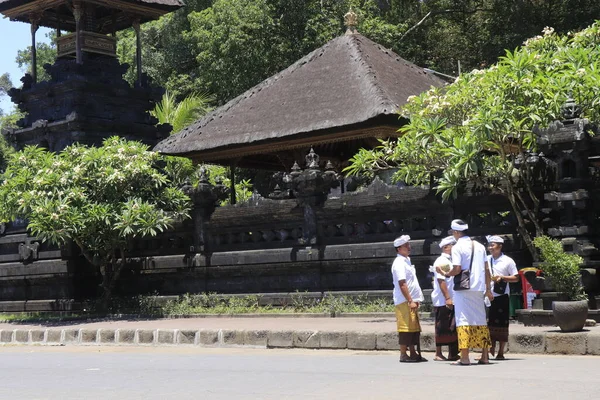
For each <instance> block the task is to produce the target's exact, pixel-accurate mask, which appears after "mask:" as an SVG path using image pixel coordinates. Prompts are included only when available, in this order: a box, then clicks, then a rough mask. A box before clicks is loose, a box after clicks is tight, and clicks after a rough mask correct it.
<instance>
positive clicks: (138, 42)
mask: <svg viewBox="0 0 600 400" xmlns="http://www.w3.org/2000/svg"><path fill="white" fill-rule="evenodd" d="M132 26H133V30H134V31H135V63H136V67H137V83H138V86H139V87H142V86H143V85H142V37H141V30H140V29H141V27H140V20H139V19H136V20H135V21H133V24H132Z"/></svg>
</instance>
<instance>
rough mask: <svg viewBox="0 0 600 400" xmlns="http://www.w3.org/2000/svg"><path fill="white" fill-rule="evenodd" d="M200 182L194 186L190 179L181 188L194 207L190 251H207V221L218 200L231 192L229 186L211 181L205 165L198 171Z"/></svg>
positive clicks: (223, 198)
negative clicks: (192, 237)
mask: <svg viewBox="0 0 600 400" xmlns="http://www.w3.org/2000/svg"><path fill="white" fill-rule="evenodd" d="M198 178H199V182H198V184H197V185H196V186H192V185H191V183H190V181H189V179H187V180H186V181H185V183H184V186H183V187H182V188H181V190H182V191H183V192H184V193H185V194H187V195H188V196H189V197H190V199H191V201H192V203H193V205H194V207H193V210H192V219H193V220H194V244H193V246H192V247H191V248H190V253H203V254H205V253H207V252H209V250H208V249H207V247H206V246H207V245H208V243H209V241H208V240H207V230H206V223H207V222H208V220H209V219H210V216H211V215H212V213H213V212H214V211H215V208H216V207H217V204H218V202H220V201H223V200H225V199H226V198H227V195H228V194H229V188H227V187H226V186H225V185H223V184H222V183H221V182H217V184H216V185H212V184H211V183H210V182H209V172H208V170H207V169H205V168H204V167H201V168H200V170H199V171H198Z"/></svg>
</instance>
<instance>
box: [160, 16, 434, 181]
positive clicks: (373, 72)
mask: <svg viewBox="0 0 600 400" xmlns="http://www.w3.org/2000/svg"><path fill="white" fill-rule="evenodd" d="M346 23H347V25H349V29H348V32H346V34H345V35H343V36H340V37H337V38H335V39H333V40H331V41H329V42H328V43H326V44H325V45H324V46H322V47H320V48H318V49H317V50H315V51H313V52H312V53H310V54H308V55H307V56H305V57H303V58H302V59H300V60H298V61H297V62H296V63H294V64H292V65H291V66H290V67H288V68H287V69H285V70H283V71H281V72H279V73H278V74H276V75H274V76H272V77H270V78H268V79H266V80H265V81H263V82H262V83H260V84H258V85H256V86H255V87H253V88H251V89H249V90H248V91H246V92H245V93H243V94H242V95H240V96H238V97H237V98H235V99H233V100H231V101H230V102H228V103H227V104H225V105H223V106H221V107H219V108H217V109H216V110H214V111H213V112H211V113H209V114H208V115H206V116H204V117H203V118H202V119H200V120H199V121H197V122H195V123H194V124H192V125H190V126H189V127H187V128H185V129H184V130H182V131H181V132H179V133H177V134H175V135H173V136H171V137H169V138H167V139H165V140H163V141H162V142H160V143H159V144H158V145H157V146H156V148H155V150H157V151H159V152H161V153H164V154H169V155H177V156H184V157H188V158H191V159H192V160H193V161H195V162H208V163H217V164H222V165H234V166H240V167H250V168H259V169H271V170H289V169H290V167H291V166H292V165H293V163H294V161H296V160H301V159H303V157H304V155H305V154H306V153H307V152H308V150H309V149H310V147H311V146H312V147H313V148H314V149H315V151H316V152H317V153H318V154H319V155H320V156H321V160H322V161H332V162H333V164H334V165H336V166H337V167H338V168H341V167H343V166H345V165H346V163H347V160H348V159H349V158H350V157H351V156H352V155H353V154H355V153H356V151H357V150H358V149H360V148H371V147H374V146H375V145H377V144H378V142H377V139H379V138H388V137H394V136H396V135H398V132H397V131H398V129H399V128H400V127H401V126H402V125H403V124H404V123H405V122H406V121H405V120H404V119H403V118H400V117H399V115H398V111H399V109H400V108H401V107H402V106H403V105H404V104H405V103H406V101H407V98H408V97H409V96H411V95H416V94H419V93H421V92H423V91H425V90H428V89H429V88H430V87H431V86H439V85H442V84H443V81H441V80H440V79H439V78H437V77H436V76H434V75H433V74H431V73H430V72H426V71H424V70H423V68H420V67H418V66H416V65H414V64H412V63H410V62H408V61H406V60H404V59H402V58H401V57H400V56H398V55H397V54H395V53H394V52H392V51H391V50H389V49H386V48H384V47H383V46H381V45H379V44H377V43H375V42H373V41H371V40H369V39H367V38H366V37H364V36H363V35H361V34H359V33H357V32H356V30H355V29H354V25H355V24H356V15H355V14H354V13H348V14H347V15H346Z"/></svg>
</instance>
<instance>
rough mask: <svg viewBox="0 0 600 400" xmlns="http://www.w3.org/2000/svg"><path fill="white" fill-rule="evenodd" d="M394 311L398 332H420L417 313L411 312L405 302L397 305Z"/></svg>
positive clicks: (415, 311)
mask: <svg viewBox="0 0 600 400" xmlns="http://www.w3.org/2000/svg"><path fill="white" fill-rule="evenodd" d="M394 311H395V313H396V325H397V328H398V332H421V324H420V323H419V313H418V312H417V310H411V309H410V307H409V306H408V302H407V301H405V302H404V303H401V304H397V305H396V307H395V310H394Z"/></svg>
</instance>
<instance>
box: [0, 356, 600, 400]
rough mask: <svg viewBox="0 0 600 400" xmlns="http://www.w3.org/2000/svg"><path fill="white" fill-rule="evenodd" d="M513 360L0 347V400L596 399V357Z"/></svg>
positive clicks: (599, 391) (599, 382)
mask: <svg viewBox="0 0 600 400" xmlns="http://www.w3.org/2000/svg"><path fill="white" fill-rule="evenodd" d="M425 355H426V356H429V358H431V354H427V353H426V354H425ZM509 356H510V359H509V360H507V361H502V362H500V361H499V362H496V363H494V364H492V365H472V366H468V367H461V366H451V365H449V364H448V363H440V362H432V361H430V362H427V363H419V364H400V363H398V355H397V354H396V353H392V352H353V351H324V350H261V349H248V348H243V349H242V348H234V349H231V348H229V349H206V348H200V349H199V348H181V347H179V348H175V347H173V348H165V347H159V348H155V347H146V348H139V347H137V348H127V347H92V346H90V347H31V346H27V347H1V348H0V360H1V362H0V399H28V400H29V399H61V400H62V399H64V400H67V399H78V400H79V399H102V400H108V399H236V400H238V399H451V398H457V399H510V400H515V399H528V400H535V399H544V400H546V399H572V400H575V399H576V400H583V399H598V398H600V374H598V369H599V367H600V358H599V357H593V356H581V357H576V356H533V355H511V354H510V353H509ZM460 388H462V390H461V389H460ZM461 392H462V394H463V395H461V394H460V393H461Z"/></svg>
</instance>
